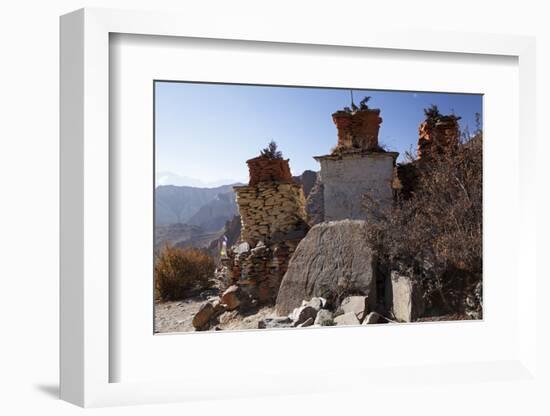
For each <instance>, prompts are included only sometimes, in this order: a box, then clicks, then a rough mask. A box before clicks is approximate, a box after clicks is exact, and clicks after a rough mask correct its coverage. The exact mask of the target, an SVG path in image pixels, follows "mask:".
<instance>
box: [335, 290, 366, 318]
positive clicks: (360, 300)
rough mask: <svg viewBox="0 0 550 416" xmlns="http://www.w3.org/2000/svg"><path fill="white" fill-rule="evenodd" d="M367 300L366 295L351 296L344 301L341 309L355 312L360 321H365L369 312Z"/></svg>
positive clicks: (345, 311)
mask: <svg viewBox="0 0 550 416" xmlns="http://www.w3.org/2000/svg"><path fill="white" fill-rule="evenodd" d="M367 302H368V298H367V297H366V296H349V297H347V298H345V299H344V300H343V301H342V304H341V305H340V310H341V311H342V312H343V313H348V312H353V313H354V314H355V316H357V319H359V322H363V319H364V318H365V316H367V313H368V312H369V309H368V304H367Z"/></svg>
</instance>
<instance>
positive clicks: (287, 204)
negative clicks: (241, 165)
mask: <svg viewBox="0 0 550 416" xmlns="http://www.w3.org/2000/svg"><path fill="white" fill-rule="evenodd" d="M246 163H247V165H248V171H249V174H250V180H249V183H248V185H247V186H235V187H234V188H233V189H234V190H235V193H236V194H237V205H238V206H239V214H240V216H241V240H242V241H246V242H248V243H249V244H250V245H256V244H257V243H258V242H259V241H263V242H264V243H269V242H271V241H274V240H280V239H281V238H284V236H285V235H286V234H287V233H290V232H293V231H296V230H297V229H302V228H303V227H304V224H305V219H306V211H305V197H304V192H303V190H302V186H301V185H298V184H296V183H294V181H293V180H292V174H291V173H290V167H289V164H288V159H286V160H285V159H267V158H263V157H261V156H260V157H256V158H254V159H250V160H247V162H246Z"/></svg>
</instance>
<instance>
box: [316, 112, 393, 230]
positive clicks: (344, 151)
mask: <svg viewBox="0 0 550 416" xmlns="http://www.w3.org/2000/svg"><path fill="white" fill-rule="evenodd" d="M332 120H333V121H334V124H335V125H336V128H337V130H338V145H337V146H336V147H335V148H334V150H333V151H332V153H331V154H329V155H324V156H316V157H315V160H317V161H318V162H319V163H320V164H321V172H320V180H321V183H322V185H323V205H324V213H323V216H324V221H332V220H341V219H346V218H349V219H365V218H366V210H365V208H364V201H365V200H364V198H365V195H368V196H370V197H371V198H372V199H373V200H374V201H375V202H376V203H377V204H380V205H381V206H385V205H387V204H391V203H392V201H393V189H392V182H393V178H394V166H395V161H396V159H397V156H398V155H399V154H398V153H396V152H386V151H384V150H383V149H381V148H380V146H379V144H378V132H379V130H380V124H381V123H382V118H381V117H380V110H379V109H371V108H368V107H366V106H363V105H362V106H361V108H359V109H357V110H355V111H349V109H346V110H343V111H337V112H335V113H334V114H333V115H332Z"/></svg>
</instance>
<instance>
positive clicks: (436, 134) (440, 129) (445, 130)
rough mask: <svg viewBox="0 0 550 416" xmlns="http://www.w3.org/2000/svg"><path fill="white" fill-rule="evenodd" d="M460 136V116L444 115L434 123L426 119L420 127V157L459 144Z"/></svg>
mask: <svg viewBox="0 0 550 416" xmlns="http://www.w3.org/2000/svg"><path fill="white" fill-rule="evenodd" d="M459 137H460V130H459V124H458V117H454V116H443V117H441V120H439V121H437V122H436V123H434V124H432V123H429V122H428V121H424V122H423V123H421V124H420V127H419V128H418V159H422V158H426V157H429V155H430V154H432V153H433V152H441V151H444V150H445V149H448V148H449V147H451V146H457V145H458V142H459Z"/></svg>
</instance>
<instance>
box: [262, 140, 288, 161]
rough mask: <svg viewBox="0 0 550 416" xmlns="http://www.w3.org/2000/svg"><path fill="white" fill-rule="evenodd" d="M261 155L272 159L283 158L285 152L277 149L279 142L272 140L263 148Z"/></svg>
mask: <svg viewBox="0 0 550 416" xmlns="http://www.w3.org/2000/svg"><path fill="white" fill-rule="evenodd" d="M260 156H261V157H264V158H266V159H270V160H274V159H282V158H283V153H282V152H281V151H280V150H278V149H277V143H275V142H274V141H273V140H271V141H270V142H269V144H268V145H267V147H266V148H264V149H262V150H261V152H260Z"/></svg>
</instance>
